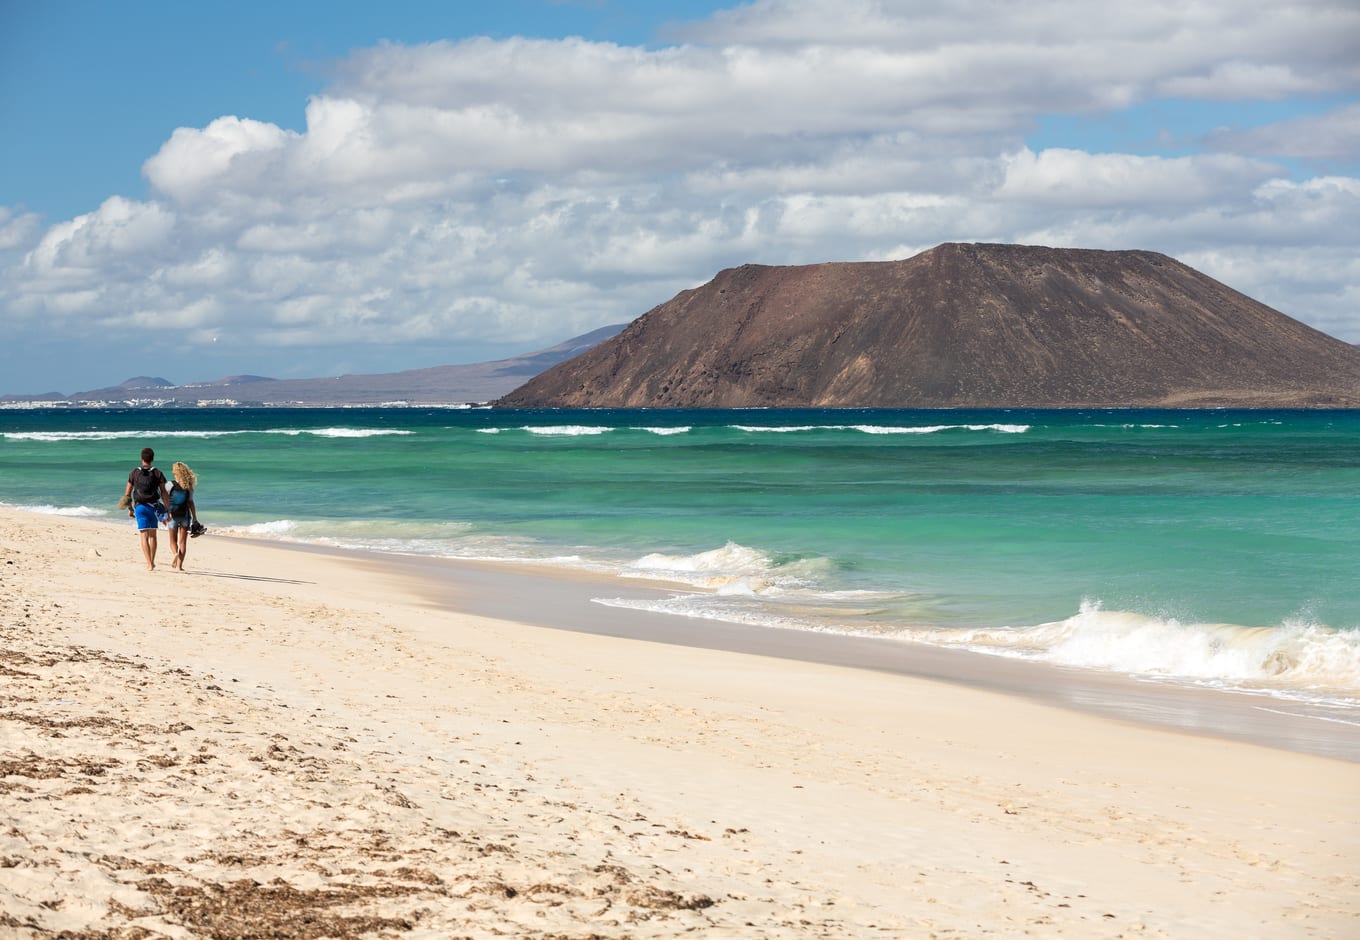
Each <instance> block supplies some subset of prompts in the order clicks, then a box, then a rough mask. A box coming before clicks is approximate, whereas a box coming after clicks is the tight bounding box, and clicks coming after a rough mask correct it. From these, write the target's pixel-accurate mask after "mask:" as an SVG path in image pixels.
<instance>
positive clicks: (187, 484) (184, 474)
mask: <svg viewBox="0 0 1360 940" xmlns="http://www.w3.org/2000/svg"><path fill="white" fill-rule="evenodd" d="M170 472H171V473H173V474H174V475H175V482H176V483H178V484H179V485H180V486H182V487H184V488H185V489H186V490H192V489H194V488H195V487H197V486H198V474H196V473H194V471H192V470H190V469H189V465H188V464H187V463H180V462H179V461H178V460H177V461H175V464H174V466H172V467H171V468H170Z"/></svg>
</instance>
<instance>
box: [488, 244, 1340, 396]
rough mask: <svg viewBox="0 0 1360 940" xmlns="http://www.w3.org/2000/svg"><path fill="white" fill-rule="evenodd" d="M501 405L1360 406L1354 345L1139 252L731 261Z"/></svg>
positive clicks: (1017, 250) (1010, 250) (959, 248)
mask: <svg viewBox="0 0 1360 940" xmlns="http://www.w3.org/2000/svg"><path fill="white" fill-rule="evenodd" d="M497 404H498V405H501V406H503V407H623V408H641V407H653V408H681V407H697V408H743V407H803V406H812V407H894V408H895V407H902V408H973V407H976V408H1011V407H1029V408H1072V407H1134V406H1139V407H1180V408H1200V407H1222V406H1239V407H1256V408H1283V407H1360V349H1357V348H1356V347H1354V346H1351V345H1350V344H1348V343H1344V342H1342V341H1341V340H1338V339H1335V338H1333V337H1330V336H1328V335H1326V334H1325V333H1321V332H1319V331H1317V330H1315V329H1313V328H1311V327H1309V326H1306V325H1304V324H1303V323H1300V322H1298V321H1297V320H1293V319H1291V318H1290V317H1287V316H1285V315H1284V314H1283V313H1280V312H1279V311H1277V310H1273V309H1271V308H1270V307H1267V306H1265V305H1264V304H1261V303H1258V302H1257V301H1255V300H1252V299H1251V298H1250V297H1246V296H1244V295H1243V294H1240V293H1238V292H1237V291H1234V290H1232V289H1231V288H1229V287H1227V286H1225V285H1223V284H1221V283H1219V282H1218V281H1215V280H1213V279H1212V278H1210V277H1207V276H1206V275H1204V274H1201V273H1200V272H1198V271H1196V270H1194V269H1193V268H1190V267H1187V266H1186V265H1184V264H1181V263H1180V262H1179V261H1176V260H1175V259H1173V258H1169V257H1167V256H1165V255H1161V254H1157V253H1156V252H1151V251H1090V250H1082V249H1068V248H1039V247H1029V246H1022V245H971V244H945V245H940V246H938V247H936V248H932V249H931V250H929V251H927V252H924V253H922V254H920V255H917V256H915V257H913V258H909V259H907V260H905V261H888V262H862V263H835V264H815V265H805V266H797V267H767V266H762V265H750V264H748V265H743V266H742V267H739V268H729V269H728V270H725V271H722V272H721V273H719V274H718V276H717V277H715V278H714V279H713V280H712V281H710V282H708V283H707V284H705V285H703V286H702V287H698V288H695V289H693V290H687V291H683V292H681V293H680V294H678V295H677V296H676V297H675V298H673V299H672V300H670V301H667V302H666V303H664V304H661V305H660V306H659V307H656V308H654V309H652V310H651V311H649V312H648V313H647V314H645V315H644V316H642V317H639V318H638V319H637V320H635V321H633V323H631V324H630V325H629V326H628V327H627V328H626V329H625V330H624V331H623V332H622V333H620V334H618V335H617V336H615V337H614V338H613V339H610V340H608V341H607V342H604V343H601V344H600V345H599V346H597V347H595V348H594V349H591V350H590V351H588V352H586V353H583V354H582V355H580V356H577V357H575V358H574V359H570V360H568V361H566V362H563V363H561V364H559V365H557V366H555V367H553V368H552V369H549V370H548V371H546V372H544V373H542V374H540V375H538V376H536V377H535V378H533V379H531V380H530V381H529V382H527V383H526V384H524V385H522V386H520V387H519V388H518V389H516V390H515V391H513V392H511V393H510V394H509V395H507V396H505V397H504V398H502V399H500V401H499V402H497Z"/></svg>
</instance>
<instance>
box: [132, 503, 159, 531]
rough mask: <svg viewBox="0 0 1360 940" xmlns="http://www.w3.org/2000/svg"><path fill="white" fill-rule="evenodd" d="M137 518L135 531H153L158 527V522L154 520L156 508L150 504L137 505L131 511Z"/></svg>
mask: <svg viewBox="0 0 1360 940" xmlns="http://www.w3.org/2000/svg"><path fill="white" fill-rule="evenodd" d="M132 511H133V513H134V515H135V516H136V517H137V531H138V532H140V531H142V530H143V529H154V528H156V527H157V526H159V525H160V520H159V519H157V518H156V507H155V506H154V505H153V504H151V503H138V504H137V505H136V507H135V508H134V509H133V510H132Z"/></svg>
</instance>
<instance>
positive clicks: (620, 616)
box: [245, 539, 1360, 762]
mask: <svg viewBox="0 0 1360 940" xmlns="http://www.w3.org/2000/svg"><path fill="white" fill-rule="evenodd" d="M245 541H248V542H254V541H267V540H254V539H245ZM269 544H275V543H269ZM280 544H283V545H284V546H285V547H288V548H295V549H297V550H299V551H304V552H316V553H319V554H322V555H332V556H334V557H338V558H348V559H350V560H353V561H357V562H359V563H361V564H365V565H368V566H370V567H372V568H373V570H375V571H378V572H382V573H384V574H385V575H387V576H390V577H393V578H397V579H401V580H403V581H405V582H406V583H409V584H410V585H411V587H412V589H413V590H414V591H416V592H417V593H419V594H420V595H422V596H423V597H425V598H426V599H427V601H428V602H429V603H431V604H434V605H436V606H438V607H441V608H444V609H447V610H452V611H460V612H463V613H469V614H475V615H478V616H484V617H493V618H500V619H506V620H514V621H519V622H523V623H532V624H534V625H536V626H541V627H548V628H551V629H556V630H563V631H567V632H572V633H588V634H594V635H599V636H609V637H616V638H620V639H633V640H643V641H648V642H657V643H664V644H668V645H674V646H689V647H697V648H701V649H707V650H714V651H725V652H731V653H742V654H748V655H755V656H765V657H773V658H776V659H787V660H793V661H798V662H806V663H814V664H819V665H826V666H841V667H847V668H851V669H860V670H871V671H875V672H884V673H888V674H891V675H899V676H904V677H911V678H917V679H928V680H932V681H939V682H946V683H950V684H953V685H958V686H962V687H966V688H972V689H978V690H983V691H989V692H995V693H999V694H1002V695H1009V696H1018V697H1022V698H1025V699H1028V700H1030V701H1035V702H1038V703H1041V704H1046V705H1051V706H1056V707H1060V708H1065V709H1069V710H1073V711H1078V712H1081V713H1084V714H1089V715H1098V716H1102V717H1106V718H1112V719H1116V720H1121V721H1128V722H1133V723H1135V724H1140V725H1144V726H1148V727H1157V728H1163V729H1171V730H1175V731H1181V732H1186V733H1190V734H1199V735H1205V736H1209V737H1216V738H1223V739H1226V740H1236V741H1243V742H1247V743H1251V744H1257V745H1262V746H1265V747H1273V748H1279V749H1282V750H1289V751H1295V752H1298V753H1305V754H1314V755H1318V756H1321V757H1330V758H1336V759H1340V760H1346V761H1353V762H1360V710H1346V711H1343V712H1341V714H1338V709H1337V708H1335V707H1334V706H1330V705H1323V704H1318V703H1315V702H1310V701H1308V700H1306V699H1294V698H1284V697H1279V696H1272V695H1269V694H1266V693H1256V692H1247V691H1236V690H1224V689H1211V688H1202V687H1197V686H1193V685H1189V684H1185V683H1181V682H1177V681H1175V680H1173V679H1165V680H1164V679H1158V678H1149V677H1138V676H1129V675H1124V674H1119V673H1113V672H1105V671H1102V670H1096V669H1083V668H1078V667H1071V666H1057V665H1052V664H1048V663H1041V662H1033V661H1026V660H1022V659H1017V658H1012V657H1004V656H997V655H992V654H987V653H982V652H977V651H973V650H964V649H951V648H947V647H940V646H932V645H928V644H923V643H912V642H909V641H903V640H897V639H892V638H875V637H863V636H852V635H846V634H832V633H818V632H814V631H808V630H798V629H780V628H775V627H767V626H756V625H748V624H741V623H734V622H730V621H720V620H708V619H703V618H692V617H684V616H679V615H675V614H665V613H658V612H651V611H643V610H633V609H628V608H618V607H610V606H608V605H603V604H598V603H595V602H594V601H593V598H594V597H597V596H600V595H602V594H604V595H609V596H610V597H626V598H658V597H663V596H667V595H670V594H673V593H676V592H691V591H694V590H695V589H694V588H692V587H690V586H688V585H682V584H671V583H668V582H661V581H647V580H645V579H633V578H628V579H622V578H616V577H611V576H609V575H608V574H596V573H593V572H590V571H577V570H570V569H562V568H553V567H549V566H544V565H535V564H532V563H524V564H519V563H502V562H495V561H472V560H466V559H451V558H438V557H427V556H419V555H397V554H390V555H389V554H384V553H381V552H370V551H363V550H359V549H347V548H338V547H331V546H318V545H310V544H307V543H280Z"/></svg>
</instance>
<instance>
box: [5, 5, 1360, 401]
mask: <svg viewBox="0 0 1360 940" xmlns="http://www.w3.org/2000/svg"><path fill="white" fill-rule="evenodd" d="M1357 37H1360V9H1357V8H1355V6H1354V4H1351V3H1348V2H1341V0H1337V2H1324V0H1310V2H1293V3H1288V4H1273V5H1267V6H1264V7H1262V8H1261V9H1259V10H1257V11H1255V12H1254V13H1253V15H1252V16H1250V17H1244V16H1242V14H1241V9H1240V4H1237V3H1234V2H1230V0H1191V2H1189V3H1186V2H1184V0H1180V2H1175V3H1172V2H1169V0H1168V2H1163V0H1151V2H1148V3H1142V4H1135V5H1124V6H1118V7H1109V8H1101V9H1100V10H1099V11H1098V12H1097V11H1095V8H1093V7H1091V6H1090V5H1089V4H1086V3H1077V2H1072V0H1043V2H1038V3H1030V4H1014V3H1010V2H1002V0H978V2H976V3H973V4H970V5H969V7H968V10H967V13H966V15H965V14H960V13H958V12H957V11H956V8H954V7H950V6H949V5H947V4H946V5H941V4H938V3H926V2H891V0H835V2H832V0H800V2H794V0H758V2H755V3H749V4H745V5H743V6H739V7H735V8H734V9H732V10H729V11H726V12H724V13H720V14H718V15H716V16H714V17H712V18H710V19H709V20H707V21H705V22H703V23H697V24H690V25H689V26H686V27H684V28H682V29H680V30H678V31H677V32H676V33H675V34H674V36H673V38H674V39H675V40H676V42H675V44H673V45H669V46H666V47H663V48H643V47H624V46H619V45H615V44H610V43H600V42H589V41H586V40H582V39H564V40H529V39H522V38H512V39H506V40H491V39H471V40H464V41H448V42H436V43H431V44H428V45H421V46H403V45H397V44H391V43H384V44H380V45H378V46H375V47H373V48H368V49H359V50H356V51H354V52H353V53H352V54H351V55H350V56H349V57H348V58H347V59H346V61H344V62H343V63H341V64H340V65H339V67H338V68H337V70H336V75H335V79H334V82H333V84H332V85H331V86H330V87H328V88H326V89H325V91H324V92H323V93H321V94H318V95H316V96H315V97H314V98H312V99H311V100H310V101H309V102H307V106H306V123H305V127H304V129H303V130H302V131H300V132H294V131H290V130H285V129H283V128H280V127H277V126H275V125H272V124H269V123H267V122H262V121H258V120H254V119H252V118H250V117H249V116H223V117H220V118H218V119H217V120H214V121H212V122H210V123H209V124H207V125H206V126H205V127H201V128H191V127H181V128H177V129H174V130H173V132H171V133H169V135H168V137H167V139H166V141H165V143H164V144H163V145H162V146H161V148H160V149H159V151H158V152H156V153H155V154H152V155H150V156H149V158H148V159H147V161H146V163H145V166H144V173H145V175H146V178H147V180H148V182H149V184H150V186H151V198H150V199H148V200H146V201H134V200H128V199H123V198H118V197H114V198H110V199H109V200H108V201H106V202H105V203H104V204H103V205H101V206H100V207H99V208H98V209H96V210H95V211H93V212H91V213H89V214H87V215H82V216H80V217H78V218H76V219H72V220H69V221H61V222H58V223H56V224H54V225H51V226H50V227H48V228H47V229H46V230H45V231H43V230H41V229H40V228H39V226H38V223H37V221H36V220H35V219H33V218H32V217H30V216H26V215H21V214H18V213H17V212H16V211H14V210H3V209H0V265H2V266H3V271H2V273H0V303H3V304H5V305H6V306H7V307H8V308H9V309H12V310H15V311H17V312H19V313H20V314H21V315H22V316H24V317H26V318H28V320H29V322H30V323H32V324H37V323H39V322H40V321H43V318H44V317H47V318H49V319H50V320H51V321H52V322H60V323H71V322H76V321H78V322H80V323H81V329H82V330H84V331H86V334H87V335H97V334H98V333H99V331H101V330H115V329H123V328H125V327H126V326H127V325H128V324H134V323H135V324H145V323H157V324H160V325H161V326H162V327H163V329H164V332H165V333H166V334H167V335H169V334H174V333H176V332H177V331H178V332H179V333H181V334H182V336H183V337H184V338H186V339H187V340H189V341H191V342H192V341H200V340H204V341H206V340H208V339H211V338H213V337H216V338H218V339H219V340H220V341H221V343H220V345H219V346H217V347H215V348H218V349H229V348H238V347H239V348H240V349H242V350H252V349H253V350H260V349H268V348H270V347H275V348H279V349H288V350H291V351H292V352H291V354H290V356H291V358H290V359H289V360H288V361H289V363H290V366H289V368H290V369H291V372H290V373H289V374H302V375H307V374H323V372H324V367H323V366H321V365H320V364H319V363H321V362H323V361H329V360H323V359H322V358H320V357H317V356H314V355H312V353H311V351H314V350H317V349H323V348H328V347H332V346H337V345H343V344H362V346H363V349H364V350H365V354H366V355H367V356H368V357H369V358H368V359H367V360H366V362H367V363H368V369H369V370H370V371H378V370H381V369H384V368H398V367H408V366H410V365H412V363H410V362H409V361H401V362H400V363H398V362H396V361H388V360H384V359H382V358H381V351H382V350H383V349H384V348H388V347H393V348H395V347H397V346H402V347H403V348H405V349H409V348H411V347H412V346H413V345H414V346H424V347H429V346H430V345H431V344H432V343H436V342H437V343H440V344H442V346H441V347H440V348H447V347H448V346H449V345H450V344H453V343H460V342H462V343H467V344H476V343H479V342H480V343H487V342H494V343H519V344H521V345H522V346H523V345H525V344H532V343H542V344H544V345H547V344H550V343H554V342H557V341H558V340H560V339H562V338H565V337H566V336H568V335H571V334H572V333H576V332H584V331H585V330H588V329H592V328H594V327H596V326H599V325H602V324H604V323H609V322H621V321H625V320H628V319H631V318H632V317H634V316H637V315H639V314H640V313H642V312H644V311H645V310H647V309H649V308H650V307H651V306H653V305H655V304H657V303H660V302H662V301H664V300H666V299H668V298H669V297H670V296H672V295H673V294H674V293H675V292H676V291H678V290H680V289H683V288H685V287H690V286H693V285H694V284H696V283H700V282H702V281H703V280H706V279H707V278H708V277H710V276H711V275H712V274H713V273H715V272H716V271H717V270H718V269H720V268H722V267H725V266H729V265H735V264H740V263H745V262H751V261H754V262H765V263H808V262H815V261H822V260H854V259H861V258H862V259H871V258H888V257H905V256H907V255H909V254H912V253H914V252H916V251H919V250H921V249H923V248H927V247H930V246H931V245H934V244H938V243H939V242H942V241H950V240H965V241H967V240H979V241H1016V242H1033V243H1047V244H1055V245H1083V246H1086V247H1103V248H1150V249H1156V250H1161V251H1165V252H1167V253H1170V254H1174V255H1176V256H1178V257H1181V258H1182V259H1183V260H1186V261H1187V262H1188V263H1192V264H1194V263H1196V260H1197V261H1199V262H1200V263H1201V264H1202V266H1203V267H1202V269H1203V270H1205V271H1206V273H1209V274H1211V275H1213V276H1216V277H1220V278H1223V279H1225V280H1227V281H1228V282H1229V283H1230V284H1233V286H1236V287H1238V288H1239V289H1244V290H1247V292H1249V293H1253V292H1259V293H1260V294H1261V295H1263V299H1266V297H1269V300H1267V302H1271V303H1274V304H1275V305H1277V306H1279V307H1280V309H1283V310H1285V311H1286V312H1288V313H1290V314H1291V315H1294V316H1297V317H1300V318H1301V319H1305V320H1309V321H1310V322H1315V323H1318V324H1323V323H1325V324H1327V326H1328V328H1330V329H1331V330H1332V331H1333V332H1336V333H1337V334H1339V335H1343V336H1345V337H1346V338H1349V339H1351V340H1352V341H1355V340H1360V311H1357V310H1356V307H1355V289H1354V287H1353V286H1350V285H1354V284H1355V283H1356V282H1357V280H1356V272H1355V266H1354V263H1353V262H1351V263H1346V264H1339V265H1338V264H1336V263H1335V262H1336V259H1337V258H1338V257H1342V256H1345V255H1346V254H1347V253H1349V255H1350V256H1351V257H1354V256H1360V251H1357V250H1356V249H1357V247H1360V233H1358V232H1357V231H1356V222H1355V221H1354V219H1356V218H1360V211H1356V210H1357V209H1360V206H1357V204H1356V203H1357V195H1356V180H1354V179H1352V178H1349V177H1346V176H1337V175H1333V176H1330V177H1320V178H1317V179H1311V180H1309V179H1295V178H1293V177H1292V176H1290V174H1289V173H1288V172H1287V171H1286V170H1285V169H1284V168H1283V167H1282V166H1281V165H1279V163H1277V162H1275V161H1277V160H1279V159H1282V158H1288V157H1319V158H1322V157H1326V158H1329V159H1334V160H1346V159H1349V160H1352V161H1353V160H1354V158H1355V154H1356V151H1357V139H1356V126H1357V123H1358V122H1357V112H1356V110H1355V109H1356V107H1357V106H1355V105H1353V104H1345V105H1343V106H1341V107H1339V108H1337V109H1336V110H1335V111H1333V112H1332V113H1331V114H1328V115H1324V116H1320V117H1317V118H1309V119H1300V120H1299V121H1295V122H1289V123H1282V124H1280V125H1276V126H1274V127H1269V128H1258V129H1255V130H1241V131H1238V130H1231V129H1225V130H1220V131H1218V132H1216V133H1214V134H1213V135H1212V136H1211V137H1210V138H1209V142H1210V151H1211V152H1206V153H1199V154H1178V155H1168V156H1149V155H1146V154H1129V153H1118V152H1088V151H1084V150H1079V149H1075V148H1071V147H1069V148H1062V147H1049V148H1044V149H1038V150H1034V149H1031V148H1030V147H1028V146H1026V144H1025V137H1026V135H1027V134H1028V133H1030V132H1031V131H1032V130H1033V129H1034V127H1035V126H1036V122H1037V120H1038V118H1039V117H1040V116H1041V115H1046V114H1073V115H1094V114H1106V113H1109V112H1111V111H1112V110H1113V111H1117V110H1118V109H1120V108H1123V107H1126V106H1128V105H1130V104H1134V103H1137V102H1140V101H1146V100H1149V99H1151V98H1154V97H1157V96H1164V95H1171V94H1175V95H1193V96H1196V97H1199V98H1202V99H1209V100H1222V99H1228V98H1239V99H1246V100H1259V99H1269V98H1273V97H1278V96H1280V95H1290V94H1297V93H1314V92H1322V93H1327V94H1331V95H1334V96H1335V95H1353V94H1354V91H1355V88H1356V86H1357V85H1360V69H1357V66H1356V65H1355V63H1356V62H1357V61H1360V50H1358V49H1357V48H1356V45H1357V41H1358V40H1357ZM1266 256H1272V257H1280V258H1287V259H1288V261H1287V263H1285V262H1281V264H1279V265H1272V264H1265V263H1262V259H1263V258H1264V257H1266ZM1233 278H1237V279H1238V280H1237V282H1234V281H1233ZM1347 279H1349V280H1347ZM1301 285H1311V286H1307V287H1305V286H1301ZM34 328H35V329H36V328H37V327H36V326H35V327H34ZM403 344H404V345H403ZM416 364H433V363H431V362H425V363H416ZM246 370H251V371H254V369H253V368H252V364H251V363H250V362H246V361H242V362H241V363H240V368H239V369H238V370H237V371H246Z"/></svg>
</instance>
